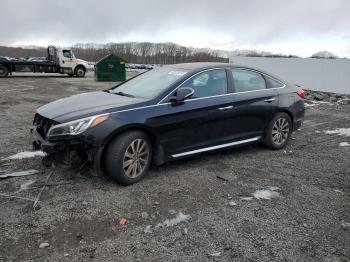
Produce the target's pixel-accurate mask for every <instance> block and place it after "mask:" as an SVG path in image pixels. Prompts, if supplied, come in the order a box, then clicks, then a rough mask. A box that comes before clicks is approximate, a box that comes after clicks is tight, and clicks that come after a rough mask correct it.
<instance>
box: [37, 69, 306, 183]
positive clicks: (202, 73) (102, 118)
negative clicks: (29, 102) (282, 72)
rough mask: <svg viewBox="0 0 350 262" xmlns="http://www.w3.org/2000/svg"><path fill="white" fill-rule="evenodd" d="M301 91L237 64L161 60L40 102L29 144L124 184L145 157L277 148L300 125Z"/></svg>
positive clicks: (141, 169) (138, 173)
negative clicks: (98, 87)
mask: <svg viewBox="0 0 350 262" xmlns="http://www.w3.org/2000/svg"><path fill="white" fill-rule="evenodd" d="M303 97H304V91H303V90H302V89H300V88H298V87H296V86H292V85H290V84H287V83H286V82H284V81H282V80H280V79H279V78H277V77H275V76H273V75H271V74H269V73H266V72H262V71H261V70H257V69H253V68H247V67H244V66H237V65H232V64H225V63H189V64H177V65H168V66H162V67H159V68H157V69H153V70H151V71H148V72H146V73H143V74H140V75H138V76H137V77H134V78H132V79H129V80H128V81H125V82H123V83H121V84H120V85H118V86H116V87H114V88H112V89H109V90H105V91H100V92H90V93H83V94H79V95H74V96H71V97H68V98H64V99H60V100H57V101H54V102H52V103H49V104H47V105H44V106H42V107H40V108H39V109H38V110H37V113H36V114H35V118H34V128H33V129H32V134H33V136H34V143H33V144H34V146H35V147H36V148H40V149H42V150H43V151H45V152H47V153H48V154H49V155H50V156H54V157H52V159H56V160H55V161H57V159H67V158H68V160H69V162H70V163H76V164H77V163H82V162H84V161H85V162H86V160H88V161H89V162H91V163H92V164H93V167H94V169H95V170H96V171H97V172H99V173H105V174H107V175H109V176H110V177H111V178H113V179H114V180H116V181H117V182H118V183H120V184H123V185H129V184H133V183H135V182H137V181H139V180H140V179H141V178H142V177H143V176H144V175H145V174H146V173H147V171H148V169H149V167H150V165H151V163H153V164H156V165H160V164H162V163H164V162H166V161H170V160H174V159H179V158H182V157H186V156H192V155H195V154H198V153H202V152H207V151H211V150H218V149H222V148H229V147H235V146H241V145H247V144H251V143H262V144H264V145H266V146H267V147H269V148H272V149H281V148H283V147H284V146H285V145H286V143H287V142H288V140H289V137H290V135H291V133H292V132H293V131H294V130H296V129H298V128H299V127H300V126H301V125H302V123H303V119H304V113H305V107H304V102H303Z"/></svg>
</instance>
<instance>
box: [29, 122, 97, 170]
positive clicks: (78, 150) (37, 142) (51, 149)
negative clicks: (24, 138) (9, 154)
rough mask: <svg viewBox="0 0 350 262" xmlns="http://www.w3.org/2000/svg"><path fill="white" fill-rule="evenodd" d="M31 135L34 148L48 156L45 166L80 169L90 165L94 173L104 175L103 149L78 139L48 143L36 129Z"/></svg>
mask: <svg viewBox="0 0 350 262" xmlns="http://www.w3.org/2000/svg"><path fill="white" fill-rule="evenodd" d="M31 133H32V136H33V148H34V149H36V150H42V151H43V152H45V153H46V154H47V157H45V158H44V164H45V165H51V164H52V163H55V164H65V165H68V166H70V167H72V168H79V167H81V166H82V165H85V164H86V163H89V164H90V165H92V167H93V171H95V172H96V173H97V174H102V170H101V162H100V160H101V156H102V152H103V147H93V146H90V145H88V144H86V143H84V142H83V140H81V139H78V138H74V139H63V140H57V141H56V140H55V141H48V140H46V139H44V138H43V137H42V136H41V134H40V133H39V132H38V131H37V130H36V128H35V127H33V128H32V129H31Z"/></svg>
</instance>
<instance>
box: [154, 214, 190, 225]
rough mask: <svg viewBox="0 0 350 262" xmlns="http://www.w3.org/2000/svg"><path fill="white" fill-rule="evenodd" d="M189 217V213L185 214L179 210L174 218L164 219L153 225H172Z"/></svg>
mask: <svg viewBox="0 0 350 262" xmlns="http://www.w3.org/2000/svg"><path fill="white" fill-rule="evenodd" d="M190 219H191V216H190V215H185V214H183V213H182V212H179V213H178V214H177V215H176V217H175V218H171V219H168V218H167V219H166V220H165V221H164V222H163V223H158V224H157V225H156V226H155V227H156V228H158V227H172V226H175V225H177V224H180V223H182V222H188V221H189V220H190Z"/></svg>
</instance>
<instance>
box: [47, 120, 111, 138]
mask: <svg viewBox="0 0 350 262" xmlns="http://www.w3.org/2000/svg"><path fill="white" fill-rule="evenodd" d="M108 117H109V114H103V115H97V116H92V117H87V118H82V119H78V120H74V121H71V122H67V123H63V124H59V125H55V126H52V127H51V128H50V129H49V131H48V132H47V136H48V137H53V136H65V135H78V134H81V133H83V132H84V131H86V130H87V129H89V128H92V127H95V126H97V125H98V124H100V123H102V122H104V121H106V120H107V119H108Z"/></svg>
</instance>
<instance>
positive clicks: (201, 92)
mask: <svg viewBox="0 0 350 262" xmlns="http://www.w3.org/2000/svg"><path fill="white" fill-rule="evenodd" d="M227 74H228V72H227V71H226V70H225V69H210V70H206V71H204V72H200V73H198V74H196V75H194V76H192V77H190V78H189V79H188V80H186V81H185V82H184V83H183V84H182V85H181V87H190V88H193V89H194V91H195V92H194V94H193V96H192V97H190V98H188V99H186V100H185V101H184V102H182V103H169V102H168V103H166V105H165V106H163V107H161V108H159V109H158V110H159V115H158V116H157V119H156V120H154V121H155V122H157V123H159V125H158V126H157V128H156V130H157V133H158V134H159V137H160V140H161V141H160V142H161V143H162V144H163V145H164V148H165V149H166V150H167V151H168V152H167V153H168V154H170V155H173V156H175V157H177V156H182V155H184V154H186V152H189V151H193V150H198V149H201V148H204V147H208V146H212V145H216V144H217V143H218V141H219V140H220V139H221V138H222V137H221V131H222V127H223V125H225V122H226V121H227V119H226V117H227V116H226V115H225V113H224V112H225V111H226V109H225V108H228V107H229V106H232V103H233V98H232V96H230V95H228V93H229V86H230V85H229V83H228V77H227ZM175 92H176V90H175V91H174V92H173V93H175Z"/></svg>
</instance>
